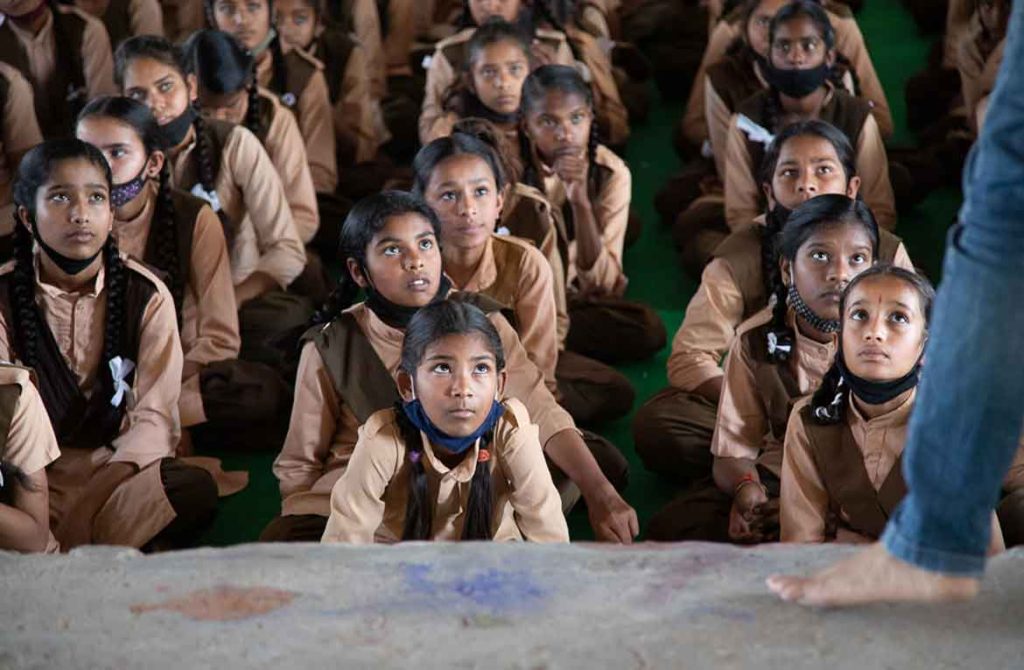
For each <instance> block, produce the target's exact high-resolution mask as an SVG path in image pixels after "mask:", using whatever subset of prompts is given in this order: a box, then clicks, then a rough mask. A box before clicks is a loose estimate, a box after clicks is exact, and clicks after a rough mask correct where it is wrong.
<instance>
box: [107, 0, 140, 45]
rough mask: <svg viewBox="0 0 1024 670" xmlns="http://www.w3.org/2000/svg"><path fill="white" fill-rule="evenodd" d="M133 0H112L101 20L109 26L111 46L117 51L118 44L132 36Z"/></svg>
mask: <svg viewBox="0 0 1024 670" xmlns="http://www.w3.org/2000/svg"><path fill="white" fill-rule="evenodd" d="M130 8H131V0H110V3H109V4H108V5H107V11H105V12H103V16H102V17H100V20H101V21H103V25H104V26H105V27H106V28H107V35H109V36H110V48H111V50H113V51H117V46H118V45H119V44H121V42H123V41H124V40H126V39H128V38H129V37H131V36H132V13H131V9H130Z"/></svg>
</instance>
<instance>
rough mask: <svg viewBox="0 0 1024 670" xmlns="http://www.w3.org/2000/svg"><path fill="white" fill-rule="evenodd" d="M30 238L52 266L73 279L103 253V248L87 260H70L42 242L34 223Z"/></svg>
mask: <svg viewBox="0 0 1024 670" xmlns="http://www.w3.org/2000/svg"><path fill="white" fill-rule="evenodd" d="M32 237H34V238H35V240H36V244H38V245H39V248H40V249H42V250H43V253H45V254H46V255H47V256H49V258H50V260H51V261H53V263H54V265H56V266H57V267H59V268H60V270H61V272H63V273H64V274H66V275H68V276H71V277H74V276H75V275H77V274H79V273H80V272H82V271H83V270H85V269H86V268H87V267H89V266H90V265H92V262H93V261H94V260H96V258H97V257H98V256H99V255H100V254H101V253H103V247H100V248H99V250H98V251H97V252H96V253H94V254H93V255H92V256H90V257H89V258H70V257H68V256H65V255H64V254H62V253H60V252H59V251H57V250H56V249H54V248H53V247H51V246H50V245H49V244H47V243H46V242H44V241H43V238H42V236H41V235H40V234H39V226H37V225H36V224H35V222H32Z"/></svg>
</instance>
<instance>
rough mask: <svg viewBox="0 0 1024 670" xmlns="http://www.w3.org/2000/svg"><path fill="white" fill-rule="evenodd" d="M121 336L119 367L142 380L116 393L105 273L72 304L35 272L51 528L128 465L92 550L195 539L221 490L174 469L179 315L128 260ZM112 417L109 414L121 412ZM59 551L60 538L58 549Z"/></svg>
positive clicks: (0, 293)
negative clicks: (50, 436) (115, 467)
mask: <svg viewBox="0 0 1024 670" xmlns="http://www.w3.org/2000/svg"><path fill="white" fill-rule="evenodd" d="M123 260H124V264H125V270H124V271H125V286H124V298H123V299H124V320H123V322H124V325H123V328H124V330H123V331H122V342H123V344H122V351H121V352H120V354H119V355H120V356H121V357H122V358H123V359H125V360H129V361H131V362H133V363H134V364H135V368H134V370H133V371H132V372H130V373H128V374H126V375H124V376H123V381H124V383H125V384H126V385H127V389H125V388H120V389H119V388H116V387H115V386H114V384H113V383H112V382H111V380H110V376H109V375H108V374H107V371H106V367H107V361H104V360H103V351H104V332H105V329H106V310H107V299H108V293H107V291H106V284H105V274H106V269H105V268H101V269H100V271H99V274H98V275H97V276H96V279H95V284H94V286H93V287H92V288H91V289H87V290H85V291H84V292H81V293H66V292H64V291H63V290H62V289H60V288H59V287H57V286H54V285H51V284H48V283H46V282H44V281H42V280H41V279H40V278H39V275H38V272H39V271H38V260H37V261H36V264H37V268H36V290H35V293H36V304H37V305H38V310H39V317H40V319H39V320H40V332H39V334H38V347H39V365H38V367H37V368H36V370H35V372H36V375H37V378H38V380H39V389H40V395H41V396H42V399H43V402H44V404H45V405H46V409H47V413H48V414H49V417H50V420H51V423H52V425H53V427H54V432H55V434H56V437H57V441H58V444H59V445H60V449H61V456H60V458H59V459H57V461H56V462H54V463H53V464H52V465H51V466H50V467H49V468H48V470H47V478H48V480H49V488H50V527H51V529H55V528H57V527H58V526H59V525H60V523H61V521H62V519H63V518H64V517H65V515H66V514H67V513H68V512H69V510H70V506H71V505H73V504H74V503H75V501H76V499H77V497H78V495H79V494H80V493H81V492H82V491H83V490H84V489H85V488H87V487H88V485H89V482H90V480H91V479H92V477H93V476H94V475H95V474H96V472H98V471H99V470H100V469H101V468H102V467H103V466H104V465H106V464H107V463H128V464H131V465H132V466H134V469H135V471H136V472H135V474H133V475H132V476H130V477H129V478H128V479H126V480H125V481H124V482H122V483H121V484H120V485H119V486H118V487H117V488H116V489H115V490H114V492H113V494H112V495H111V496H110V498H109V499H108V500H107V501H106V503H105V504H104V505H103V506H102V507H101V508H100V510H99V512H98V513H97V515H96V517H95V518H94V520H93V527H92V529H91V533H90V534H91V539H92V542H94V543H96V544H115V545H128V546H133V547H143V546H146V545H149V546H153V545H152V541H154V540H158V544H161V545H162V544H164V543H169V544H173V545H183V544H187V543H189V542H192V541H194V540H195V539H196V537H197V535H198V533H200V532H202V530H203V529H204V528H205V527H206V526H207V525H208V524H209V523H210V521H211V520H212V518H213V515H214V513H215V511H216V500H217V490H216V485H215V484H214V482H213V480H212V478H210V476H209V475H208V474H207V473H206V472H205V471H203V470H201V469H199V468H194V467H191V466H187V465H185V464H183V463H181V462H179V461H177V460H176V459H174V458H172V456H173V454H174V449H175V445H176V444H177V442H178V437H179V434H180V425H179V417H178V399H179V393H180V390H181V374H182V353H181V343H180V340H179V338H178V329H177V323H176V322H177V319H176V317H175V314H174V303H173V301H172V299H171V296H170V294H169V293H168V292H167V289H166V288H165V287H164V285H163V283H162V282H161V281H160V280H159V279H157V277H156V276H155V275H154V274H152V273H151V272H150V271H149V270H148V269H146V268H145V267H144V266H143V265H141V264H140V263H138V262H136V261H134V260H133V259H131V258H128V257H124V259H123ZM14 266H15V263H14V262H11V263H7V264H6V265H4V266H3V267H0V356H2V357H3V358H6V359H8V360H10V359H12V358H14V357H15V356H16V351H15V349H14V347H13V341H14V338H15V334H14V331H13V325H12V324H13V322H12V320H11V311H12V309H13V303H12V301H11V298H12V295H11V271H12V270H13V269H14ZM115 401H116V402H117V403H118V404H117V405H114V402H115ZM58 539H59V538H58Z"/></svg>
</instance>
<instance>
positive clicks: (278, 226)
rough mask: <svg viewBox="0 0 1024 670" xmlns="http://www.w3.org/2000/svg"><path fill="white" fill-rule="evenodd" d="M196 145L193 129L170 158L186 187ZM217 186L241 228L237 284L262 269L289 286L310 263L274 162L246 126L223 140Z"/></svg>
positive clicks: (235, 259) (234, 247)
mask: <svg viewBox="0 0 1024 670" xmlns="http://www.w3.org/2000/svg"><path fill="white" fill-rule="evenodd" d="M195 148H196V141H195V130H194V129H192V130H189V131H188V135H187V136H186V140H185V142H184V147H183V148H181V149H179V150H178V151H177V152H176V153H175V154H174V155H172V156H171V158H170V161H171V174H172V176H173V178H174V182H175V186H177V187H178V188H181V189H182V190H185V191H189V190H191V189H192V186H193V184H186V183H183V182H184V178H185V174H186V172H187V171H188V168H189V166H190V165H191V163H190V161H191V160H193V156H192V154H193V152H194V151H195ZM195 160H198V157H196V158H195ZM215 189H216V191H217V196H218V197H219V198H220V203H221V207H222V208H223V210H224V212H225V214H226V215H227V216H228V218H229V219H231V221H232V222H233V223H234V225H235V226H236V228H237V233H236V234H235V237H234V239H233V240H232V242H231V248H230V253H231V279H232V281H233V282H234V283H235V286H237V285H239V284H241V283H242V282H243V281H245V280H246V279H247V278H248V277H249V275H251V274H252V273H253V272H262V273H264V274H266V275H268V276H270V277H273V278H274V280H275V281H277V283H278V285H280V287H281V288H282V289H283V288H286V287H287V286H288V285H289V284H291V283H292V280H294V279H295V278H296V277H298V276H299V275H300V274H301V273H302V270H303V268H304V267H305V266H306V251H305V248H304V247H303V246H302V241H301V240H300V239H299V235H298V230H297V229H296V226H295V223H294V221H293V219H292V212H291V209H290V208H289V207H288V199H287V197H286V195H285V192H284V188H283V187H282V186H281V179H280V177H278V175H277V170H276V169H275V168H274V164H273V162H272V161H271V160H270V157H269V156H268V155H267V152H266V151H265V150H264V149H263V145H262V144H260V141H259V140H258V139H256V136H255V135H253V134H252V133H250V132H249V131H248V130H246V129H245V128H243V127H242V126H237V127H235V128H234V129H233V130H232V131H231V133H230V134H229V135H228V138H227V142H225V144H224V148H223V151H222V153H221V161H220V172H219V173H218V175H217V183H216V184H215Z"/></svg>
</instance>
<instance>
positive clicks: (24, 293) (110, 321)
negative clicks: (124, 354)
mask: <svg viewBox="0 0 1024 670" xmlns="http://www.w3.org/2000/svg"><path fill="white" fill-rule="evenodd" d="M82 159H84V160H86V161H88V162H89V163H90V164H92V165H93V166H94V167H96V168H97V169H98V170H99V171H100V172H102V173H103V176H104V178H105V181H106V184H107V187H108V189H109V188H110V186H111V183H112V179H111V174H110V166H109V165H108V164H107V160H106V158H104V157H103V154H102V153H100V150H99V149H97V148H96V147H94V146H92V145H91V144H88V143H86V142H82V141H81V140H78V139H70V138H69V139H58V140H47V141H45V142H43V143H42V144H39V145H36V146H35V147H33V148H32V149H31V150H29V152H28V153H27V154H25V157H24V158H22V159H21V164H20V165H19V166H18V176H17V178H16V180H15V183H14V204H15V205H16V206H17V208H18V209H20V208H25V210H27V211H28V218H29V223H31V224H32V225H36V224H35V216H36V204H35V201H36V192H37V191H38V190H39V189H40V188H42V187H43V186H44V185H45V184H46V183H47V182H48V181H49V180H50V175H51V173H52V171H53V169H54V166H55V165H56V164H57V163H60V162H62V161H68V160H82ZM14 230H15V233H14V234H15V238H14V261H15V265H14V270H13V271H12V273H11V302H12V305H11V312H12V317H13V330H14V349H15V351H16V352H17V355H18V358H19V359H20V360H21V362H22V363H23V364H24V365H25V366H27V367H33V368H34V367H37V366H38V364H39V338H40V337H41V333H42V330H41V329H42V328H45V327H47V326H46V325H45V324H44V323H43V322H42V319H41V314H40V311H39V308H38V306H37V304H36V277H35V259H34V251H33V240H32V234H31V233H30V232H29V230H28V228H27V226H25V225H23V224H22V223H21V222H20V221H19V220H17V219H16V220H15V228H14ZM103 265H104V268H105V271H106V277H105V280H104V286H105V290H106V292H107V314H106V319H107V322H106V329H105V331H104V336H103V360H104V361H109V360H111V359H112V358H114V357H115V356H119V355H120V353H121V349H122V334H123V331H124V328H123V326H124V319H125V314H124V311H125V292H126V284H127V277H126V273H127V270H126V269H125V265H124V262H123V261H122V260H121V256H120V253H119V251H118V249H117V243H116V242H115V241H114V236H113V235H110V236H108V237H107V241H106V242H105V244H104V245H103ZM101 374H104V375H106V376H107V378H108V379H110V380H111V382H112V378H111V377H110V375H111V373H110V371H109V368H108V366H106V365H102V366H101Z"/></svg>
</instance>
